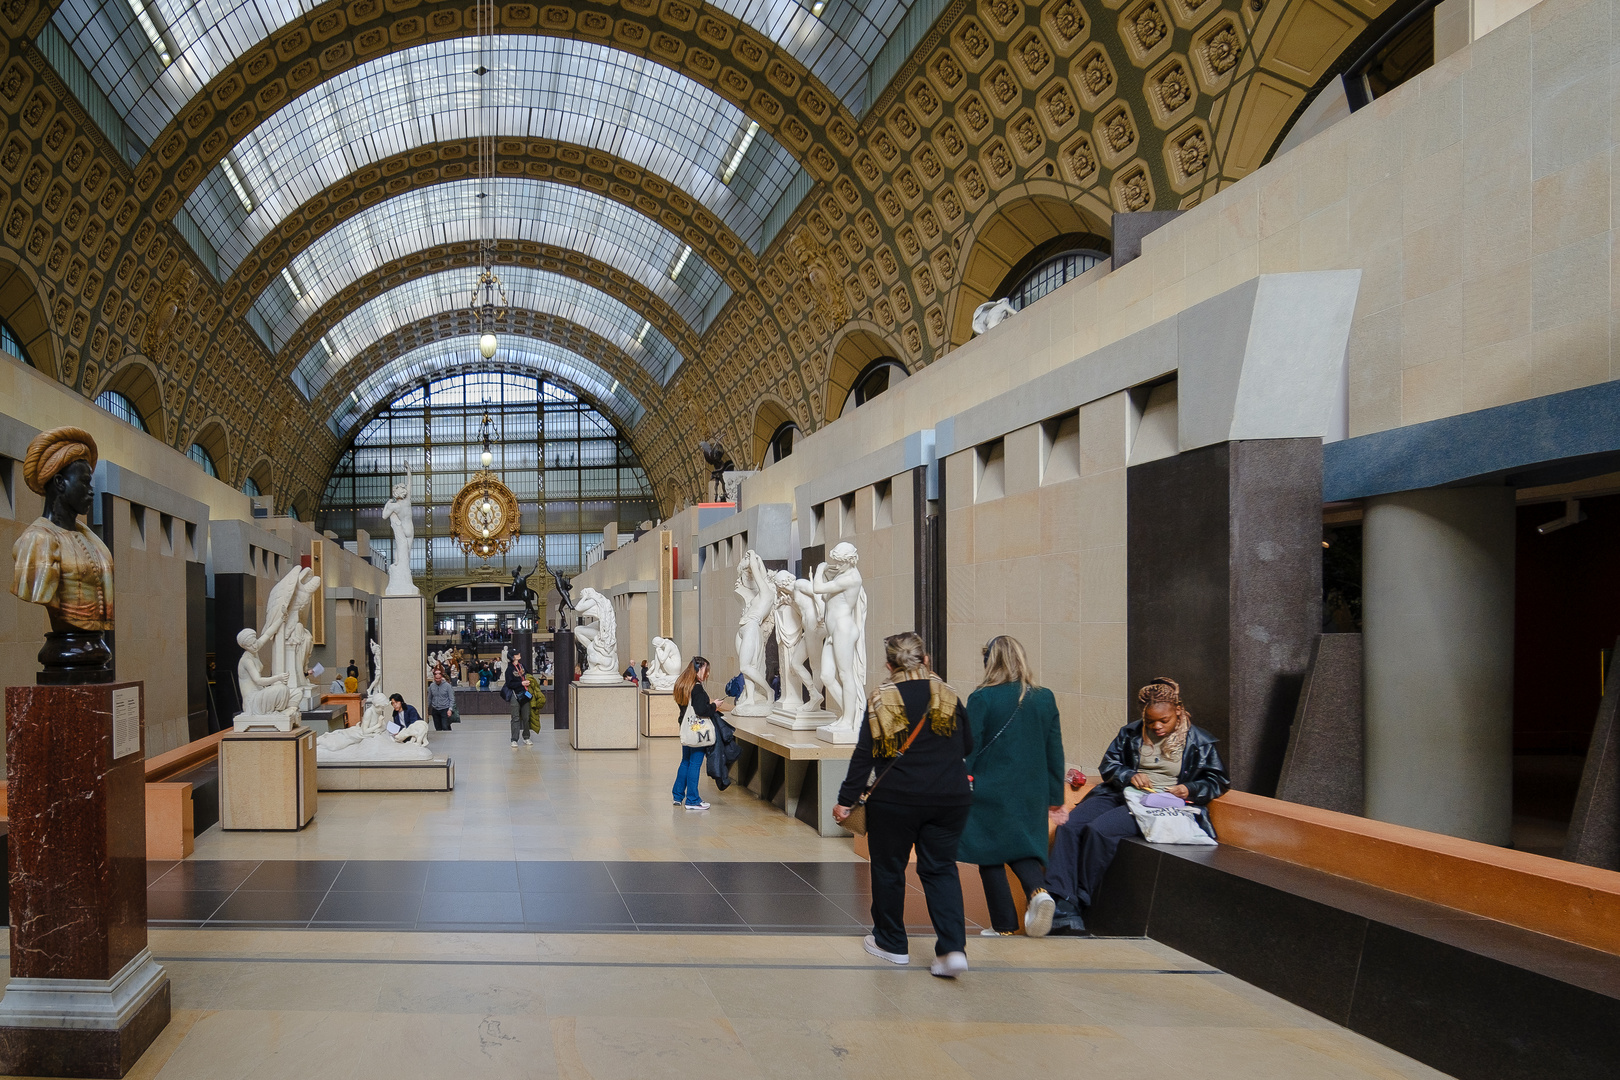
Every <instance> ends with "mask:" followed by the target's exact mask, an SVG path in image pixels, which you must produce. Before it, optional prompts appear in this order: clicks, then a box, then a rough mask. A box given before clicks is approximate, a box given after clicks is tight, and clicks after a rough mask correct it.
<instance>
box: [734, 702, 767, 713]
mask: <svg viewBox="0 0 1620 1080" xmlns="http://www.w3.org/2000/svg"><path fill="white" fill-rule="evenodd" d="M771 708H772V705H771V703H770V702H768V701H750V702H747V703H744V702H740V701H739V702H738V703H737V705H736V707H735V708H733V709H732V710H731V712H732V714H733V715H735V716H769V715H771Z"/></svg>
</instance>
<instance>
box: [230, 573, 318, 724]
mask: <svg viewBox="0 0 1620 1080" xmlns="http://www.w3.org/2000/svg"><path fill="white" fill-rule="evenodd" d="M317 585H318V581H317V579H316V577H315V573H314V571H312V570H310V569H309V568H308V567H303V566H295V567H293V568H292V569H291V570H290V571H288V572H287V573H286V574H285V575H284V576H283V577H282V579H281V580H280V581H278V582H276V583H275V585H274V586H273V587H272V588H271V590H270V596H269V598H268V599H267V600H266V601H265V606H264V625H263V626H262V627H261V628H260V629H259V630H257V631H255V630H253V629H252V628H251V627H247V628H244V629H243V630H242V631H241V632H240V633H238V634H237V635H236V643H237V644H238V645H240V646H241V647H242V649H243V653H242V659H241V660H239V661H238V662H237V665H236V678H237V684H238V688H239V689H240V690H241V691H242V711H241V712H240V713H238V714H237V715H236V717H235V719H234V720H233V721H232V726H233V727H234V728H235V729H236V730H237V731H245V730H247V729H248V728H250V727H266V726H269V727H275V728H276V729H278V730H280V731H290V730H292V728H293V726H294V725H295V724H297V723H298V714H299V710H300V709H301V708H302V706H303V704H304V700H303V699H304V697H305V691H306V688H310V687H309V684H308V683H307V682H306V681H305V679H304V668H303V664H304V661H305V660H306V659H307V658H308V655H309V652H308V645H307V643H306V642H305V640H304V639H305V638H306V637H307V636H308V634H309V631H308V630H306V629H305V628H304V626H303V623H302V622H300V615H301V613H302V611H303V609H304V608H305V607H307V606H309V601H310V597H312V596H314V595H315V589H316V587H317ZM267 647H268V651H269V658H270V672H269V674H266V673H265V670H264V657H263V656H262V655H261V653H262V652H264V651H265V650H266V648H267ZM310 689H312V688H310Z"/></svg>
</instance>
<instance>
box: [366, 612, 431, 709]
mask: <svg viewBox="0 0 1620 1080" xmlns="http://www.w3.org/2000/svg"><path fill="white" fill-rule="evenodd" d="M377 603H378V611H379V615H378V618H377V644H378V646H379V647H380V648H381V649H382V675H383V677H382V692H383V693H384V694H398V695H399V696H400V697H403V698H404V699H405V701H406V703H407V704H410V705H415V706H416V711H417V712H420V713H421V714H422V715H424V716H426V715H427V600H426V599H425V598H424V597H421V596H385V597H383V598H382V599H381V600H379V601H378V602H377Z"/></svg>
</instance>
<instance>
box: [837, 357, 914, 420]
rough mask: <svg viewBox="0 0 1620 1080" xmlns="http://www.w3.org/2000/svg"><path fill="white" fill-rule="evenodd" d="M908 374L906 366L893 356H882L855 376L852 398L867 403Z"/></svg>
mask: <svg viewBox="0 0 1620 1080" xmlns="http://www.w3.org/2000/svg"><path fill="white" fill-rule="evenodd" d="M908 374H909V372H907V371H906V366H905V365H904V364H902V363H901V362H900V361H898V360H896V359H894V358H893V357H888V356H884V357H880V358H878V359H876V360H874V361H872V362H871V363H870V364H867V365H866V366H865V367H864V368H862V369H861V373H860V374H859V375H857V376H855V385H854V386H852V387H850V389H849V396H850V400H851V401H853V402H854V403H855V404H856V405H865V404H866V403H867V402H868V401H871V400H872V399H873V398H875V397H877V396H878V395H879V394H881V393H883V391H885V390H887V389H888V388H889V387H891V386H893V385H894V384H895V383H897V382H899V381H900V380H901V379H904V378H905V377H906V376H907V375H908ZM845 407H846V408H847V407H848V406H847V405H846V406H845Z"/></svg>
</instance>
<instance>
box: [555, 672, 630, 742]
mask: <svg viewBox="0 0 1620 1080" xmlns="http://www.w3.org/2000/svg"><path fill="white" fill-rule="evenodd" d="M572 690H573V692H572V693H571V694H569V696H568V706H569V711H570V713H572V715H571V716H569V718H568V721H569V723H568V726H569V734H568V741H569V744H570V745H571V746H573V748H574V749H575V750H634V749H636V747H637V746H639V745H640V741H639V740H638V739H637V732H636V727H637V723H636V721H637V717H636V713H637V712H638V711H639V710H638V709H637V700H636V699H637V698H639V697H640V696H641V695H640V693H639V692H638V691H637V690H636V688H635V687H634V686H632V685H631V684H629V683H627V682H625V681H624V680H623V679H620V680H619V681H618V684H617V685H616V686H590V685H588V684H581V683H575V684H574V685H573V688H572Z"/></svg>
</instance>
